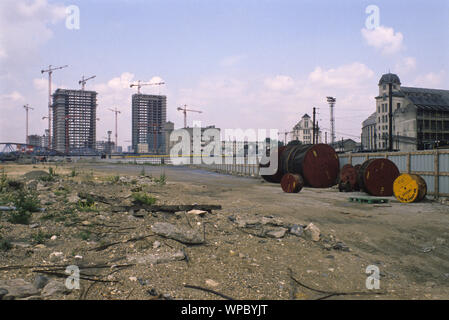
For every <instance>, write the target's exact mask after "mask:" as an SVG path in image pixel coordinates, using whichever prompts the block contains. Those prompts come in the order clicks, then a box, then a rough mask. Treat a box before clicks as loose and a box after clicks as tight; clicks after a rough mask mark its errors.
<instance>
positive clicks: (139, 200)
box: [132, 192, 156, 206]
mask: <svg viewBox="0 0 449 320" xmlns="http://www.w3.org/2000/svg"><path fill="white" fill-rule="evenodd" d="M132 197H133V199H134V203H136V204H146V205H149V206H151V205H153V204H155V203H156V198H154V197H152V196H149V195H147V194H146V193H142V192H136V193H133V195H132Z"/></svg>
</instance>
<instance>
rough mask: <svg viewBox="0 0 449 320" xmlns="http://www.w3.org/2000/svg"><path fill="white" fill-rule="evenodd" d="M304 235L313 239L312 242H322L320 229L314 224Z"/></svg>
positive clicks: (305, 230)
mask: <svg viewBox="0 0 449 320" xmlns="http://www.w3.org/2000/svg"><path fill="white" fill-rule="evenodd" d="M304 234H305V235H306V237H308V238H310V239H312V241H320V235H321V232H320V229H318V227H317V226H315V225H314V224H313V223H309V224H308V225H307V227H306V228H305V229H304Z"/></svg>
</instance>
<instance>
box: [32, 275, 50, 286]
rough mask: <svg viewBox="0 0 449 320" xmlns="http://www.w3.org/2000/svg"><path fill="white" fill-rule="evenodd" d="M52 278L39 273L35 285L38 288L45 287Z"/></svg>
mask: <svg viewBox="0 0 449 320" xmlns="http://www.w3.org/2000/svg"><path fill="white" fill-rule="evenodd" d="M49 281H50V280H49V279H48V278H47V277H46V276H44V275H40V274H39V275H37V276H36V278H35V279H34V282H33V285H34V287H35V288H36V289H42V288H44V287H45V286H46V285H47V283H48V282H49Z"/></svg>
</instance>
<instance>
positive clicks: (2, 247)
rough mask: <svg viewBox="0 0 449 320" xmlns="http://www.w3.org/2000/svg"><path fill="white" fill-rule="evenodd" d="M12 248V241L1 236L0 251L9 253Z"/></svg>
mask: <svg viewBox="0 0 449 320" xmlns="http://www.w3.org/2000/svg"><path fill="white" fill-rule="evenodd" d="M11 248H12V244H11V242H10V241H8V240H6V239H3V238H2V236H0V251H5V252H6V251H8V250H10V249H11Z"/></svg>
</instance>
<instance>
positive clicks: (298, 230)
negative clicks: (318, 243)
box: [289, 224, 304, 237]
mask: <svg viewBox="0 0 449 320" xmlns="http://www.w3.org/2000/svg"><path fill="white" fill-rule="evenodd" d="M289 232H290V233H291V234H293V235H295V236H298V237H300V236H302V235H303V233H304V228H303V227H302V226H299V225H297V224H294V225H293V226H292V227H291V228H290V230H289Z"/></svg>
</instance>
